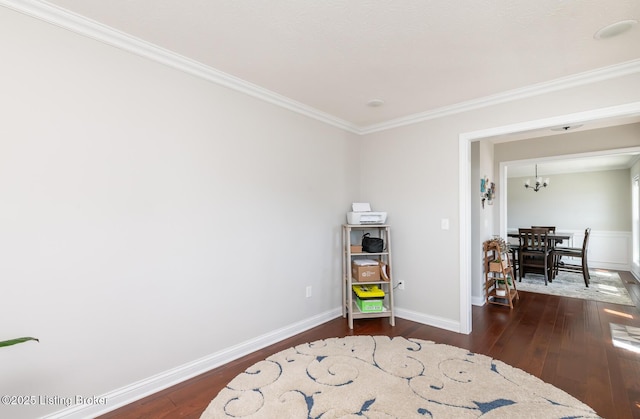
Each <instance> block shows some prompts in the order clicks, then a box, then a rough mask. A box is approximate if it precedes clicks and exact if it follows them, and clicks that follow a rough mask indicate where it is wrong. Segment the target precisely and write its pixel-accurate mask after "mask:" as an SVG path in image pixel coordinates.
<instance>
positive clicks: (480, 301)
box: [471, 295, 487, 307]
mask: <svg viewBox="0 0 640 419" xmlns="http://www.w3.org/2000/svg"><path fill="white" fill-rule="evenodd" d="M486 302H487V301H486V299H485V298H484V296H482V297H475V296H473V295H472V296H471V304H472V305H474V306H478V307H482V306H483V305H485V303H486Z"/></svg>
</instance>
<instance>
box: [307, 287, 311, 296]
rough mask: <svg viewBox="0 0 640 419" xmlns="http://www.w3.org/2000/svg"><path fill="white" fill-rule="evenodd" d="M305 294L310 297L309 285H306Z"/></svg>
mask: <svg viewBox="0 0 640 419" xmlns="http://www.w3.org/2000/svg"><path fill="white" fill-rule="evenodd" d="M306 296H307V298H309V297H311V285H307V289H306Z"/></svg>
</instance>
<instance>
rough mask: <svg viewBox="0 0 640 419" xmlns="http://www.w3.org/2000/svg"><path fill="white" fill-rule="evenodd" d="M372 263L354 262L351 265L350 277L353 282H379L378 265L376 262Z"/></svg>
mask: <svg viewBox="0 0 640 419" xmlns="http://www.w3.org/2000/svg"><path fill="white" fill-rule="evenodd" d="M372 262H373V264H372V263H369V262H364V261H359V260H354V261H353V263H352V264H351V276H352V277H353V280H354V281H359V282H372V281H380V265H379V264H378V262H377V261H372Z"/></svg>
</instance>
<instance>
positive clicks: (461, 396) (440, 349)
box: [202, 336, 598, 419]
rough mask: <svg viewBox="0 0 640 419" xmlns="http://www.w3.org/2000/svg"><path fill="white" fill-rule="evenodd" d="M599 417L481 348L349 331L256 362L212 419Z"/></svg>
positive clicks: (208, 414) (215, 406)
mask: <svg viewBox="0 0 640 419" xmlns="http://www.w3.org/2000/svg"><path fill="white" fill-rule="evenodd" d="M344 417H353V418H356V417H365V418H412V417H416V418H450V417H456V418H478V417H482V418H517V417H528V418H533V417H540V418H597V417H598V416H597V415H596V413H595V412H594V411H593V410H592V409H591V408H590V407H588V406H587V405H585V404H583V403H582V402H580V401H579V400H577V399H575V398H573V397H572V396H570V395H568V394H567V393H565V392H563V391H561V390H559V389H557V388H556V387H553V386H551V385H550V384H547V383H545V382H543V381H542V380H540V379H538V378H536V377H534V376H532V375H530V374H528V373H526V372H524V371H522V370H519V369H517V368H513V367H511V366H509V365H507V364H505V363H503V362H500V361H497V360H494V359H491V358H489V357H487V356H484V355H479V354H473V353H469V352H468V351H467V350H464V349H461V348H456V347H454V346H449V345H441V344H436V343H434V342H429V341H423V340H419V339H405V338H402V337H396V338H390V337H387V336H347V337H345V338H332V339H325V340H320V341H316V342H312V343H307V344H303V345H298V346H296V347H293V348H289V349H287V350H285V351H282V352H279V353H277V354H274V355H272V356H270V357H269V358H267V359H266V360H264V361H261V362H258V363H257V364H255V365H253V366H252V367H250V368H249V369H247V370H246V371H245V372H244V373H242V374H240V375H238V376H237V377H236V378H234V379H233V380H232V381H231V382H230V383H229V384H228V385H227V387H226V388H224V389H223V390H222V391H221V392H220V393H219V394H218V396H216V398H214V399H213V400H212V402H211V403H210V405H209V407H208V408H207V410H206V411H205V412H204V413H203V414H202V419H212V418H256V419H257V418H268V419H271V418H305V419H309V418H314V419H329V418H344Z"/></svg>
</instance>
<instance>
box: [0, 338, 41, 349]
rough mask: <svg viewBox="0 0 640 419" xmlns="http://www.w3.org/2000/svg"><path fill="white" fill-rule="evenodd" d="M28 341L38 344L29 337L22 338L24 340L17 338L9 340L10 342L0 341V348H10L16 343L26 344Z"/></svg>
mask: <svg viewBox="0 0 640 419" xmlns="http://www.w3.org/2000/svg"><path fill="white" fill-rule="evenodd" d="M30 340H35V341H36V342H40V341H39V340H38V339H36V338H30V337H24V338H17V339H11V340H3V341H0V347H2V346H11V345H16V344H18V343H23V342H28V341H30Z"/></svg>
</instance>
